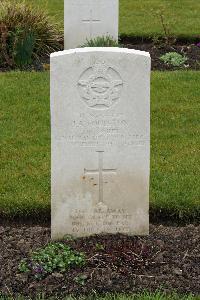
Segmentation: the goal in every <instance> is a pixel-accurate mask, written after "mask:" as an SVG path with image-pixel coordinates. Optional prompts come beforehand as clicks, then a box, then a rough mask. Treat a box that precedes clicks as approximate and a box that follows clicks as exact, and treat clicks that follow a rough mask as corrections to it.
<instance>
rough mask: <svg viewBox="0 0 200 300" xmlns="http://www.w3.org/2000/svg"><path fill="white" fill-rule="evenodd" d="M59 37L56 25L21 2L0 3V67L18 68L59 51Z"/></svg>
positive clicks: (60, 46) (60, 38) (11, 0)
mask: <svg viewBox="0 0 200 300" xmlns="http://www.w3.org/2000/svg"><path fill="white" fill-rule="evenodd" d="M62 44H63V35H62V32H61V31H60V29H59V27H58V25H57V24H53V23H52V22H51V20H50V18H49V17H48V16H47V15H46V14H45V13H44V12H43V11H41V10H39V9H38V8H33V7H32V6H30V5H27V4H25V3H24V2H21V3H18V2H15V1H14V0H2V1H1V2H0V64H1V65H6V66H9V67H15V66H21V65H25V64H28V63H30V62H31V60H32V59H33V58H37V59H39V58H41V57H45V56H48V55H49V54H50V53H52V52H55V51H58V50H60V49H62Z"/></svg>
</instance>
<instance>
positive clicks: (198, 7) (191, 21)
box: [17, 0, 200, 38]
mask: <svg viewBox="0 0 200 300" xmlns="http://www.w3.org/2000/svg"><path fill="white" fill-rule="evenodd" d="M17 1H21V0H17ZM25 1H27V2H28V3H33V4H34V5H37V6H39V7H42V8H45V10H47V11H48V12H49V14H50V15H51V16H52V17H54V19H55V20H56V21H57V22H59V23H61V24H62V26H63V18H64V13H63V6H64V5H63V3H64V1H63V0H25ZM161 10H162V11H163V15H164V20H165V23H169V29H170V31H171V33H172V34H174V35H176V36H178V37H183V36H184V37H190V38H193V37H197V36H198V37H199V28H200V17H199V15H200V1H197V0H140V1H138V0H120V33H121V34H126V35H132V36H144V37H148V36H152V35H155V34H159V35H163V28H162V25H161V22H160V18H159V17H158V16H157V14H156V12H157V11H161Z"/></svg>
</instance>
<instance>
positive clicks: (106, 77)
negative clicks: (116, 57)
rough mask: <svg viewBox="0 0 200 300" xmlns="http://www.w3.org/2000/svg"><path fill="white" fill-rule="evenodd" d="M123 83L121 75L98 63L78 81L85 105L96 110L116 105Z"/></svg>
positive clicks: (101, 62) (102, 63) (104, 64)
mask: <svg viewBox="0 0 200 300" xmlns="http://www.w3.org/2000/svg"><path fill="white" fill-rule="evenodd" d="M122 86H123V81H122V79H121V77H120V75H119V73H118V72H117V71H116V70H114V69H113V68H111V67H109V66H107V65H106V63H105V62H104V61H97V62H96V63H95V64H94V65H93V66H92V67H90V68H88V69H87V70H86V71H84V72H83V73H82V75H81V77H80V80H79V81H78V89H79V93H80V96H81V98H82V99H83V100H84V101H85V103H86V104H87V105H88V106H89V107H90V108H94V109H106V108H109V107H111V106H112V105H113V104H114V103H116V102H117V101H118V100H119V98H120V94H121V89H122Z"/></svg>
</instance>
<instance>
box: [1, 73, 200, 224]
mask: <svg viewBox="0 0 200 300" xmlns="http://www.w3.org/2000/svg"><path fill="white" fill-rule="evenodd" d="M199 80H200V72H193V71H185V72H178V71H176V72H165V73H163V72H153V73H152V82H151V185H150V205H151V210H156V211H160V212H161V213H162V214H167V215H168V217H170V215H171V216H174V217H178V218H187V219H188V220H191V219H193V218H198V217H199V211H200V199H199V197H200V177H199V176H198V175H199V173H200V149H199V133H200V123H199V120H200V104H199V99H200V91H199ZM0 90H1V94H0V107H1V112H0V126H1V131H0V140H1V152H0V214H1V216H12V217H14V216H21V217H28V216H32V217H33V216H37V215H40V216H41V215H43V214H44V215H48V214H49V212H50V104H49V72H44V73H35V72H32V73H28V72H27V73H23V72H22V73H20V72H12V73H5V74H3V73H2V74H0ZM196 221H197V219H196Z"/></svg>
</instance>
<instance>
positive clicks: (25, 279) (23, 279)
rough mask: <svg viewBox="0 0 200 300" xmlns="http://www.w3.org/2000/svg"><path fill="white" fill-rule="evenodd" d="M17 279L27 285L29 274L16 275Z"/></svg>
mask: <svg viewBox="0 0 200 300" xmlns="http://www.w3.org/2000/svg"><path fill="white" fill-rule="evenodd" d="M16 278H17V279H18V280H19V281H21V282H23V283H26V282H27V280H28V274H16Z"/></svg>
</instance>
